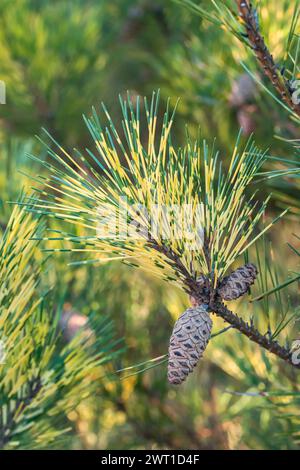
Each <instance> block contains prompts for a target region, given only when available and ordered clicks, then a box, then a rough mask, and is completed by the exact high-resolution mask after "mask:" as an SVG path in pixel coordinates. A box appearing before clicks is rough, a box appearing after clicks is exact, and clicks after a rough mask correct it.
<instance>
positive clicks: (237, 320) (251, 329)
mask: <svg viewBox="0 0 300 470" xmlns="http://www.w3.org/2000/svg"><path fill="white" fill-rule="evenodd" d="M152 247H153V248H154V249H156V250H158V251H160V252H162V253H164V255H165V256H167V257H168V258H169V259H170V260H171V261H172V262H173V263H174V264H175V265H176V267H177V270H178V271H179V272H181V274H182V275H183V277H184V278H185V281H184V284H185V285H186V288H184V290H185V291H186V292H187V293H189V294H190V296H192V297H193V298H194V299H197V298H198V299H199V298H201V301H202V302H204V303H205V302H207V303H208V304H209V308H210V310H211V311H212V312H213V313H215V314H216V315H217V316H219V317H221V318H223V320H225V321H226V322H227V323H229V324H230V325H231V326H232V327H233V328H235V329H237V330H239V331H240V333H242V334H243V335H245V336H247V338H249V339H250V340H251V341H253V342H254V343H256V344H258V345H259V346H261V347H262V348H264V349H266V350H268V351H269V352H270V353H272V354H275V356H277V357H279V358H280V359H282V360H284V361H285V362H287V363H289V364H290V365H292V366H293V367H296V368H297V369H300V364H295V363H293V362H292V358H291V352H290V351H289V349H287V348H285V347H284V346H281V345H280V344H279V343H278V342H277V341H276V340H273V339H271V338H269V337H268V335H263V334H262V333H260V332H259V331H258V329H257V328H255V326H254V325H253V324H251V323H250V324H249V323H247V322H245V321H244V320H243V319H242V318H241V317H239V316H238V315H237V314H235V313H234V312H232V311H231V310H229V309H228V308H227V307H226V305H224V304H223V303H222V302H221V301H220V300H219V299H218V298H217V296H216V293H215V290H214V289H212V288H208V289H207V292H206V295H205V293H203V290H202V288H201V289H199V285H198V283H197V280H196V279H194V278H193V277H191V276H190V275H189V274H188V272H187V270H186V268H185V267H184V265H183V264H182V263H181V261H180V259H179V257H178V256H177V255H176V254H174V253H173V252H172V250H170V249H169V248H168V247H166V246H164V245H163V244H162V245H157V243H156V242H155V241H153V242H152Z"/></svg>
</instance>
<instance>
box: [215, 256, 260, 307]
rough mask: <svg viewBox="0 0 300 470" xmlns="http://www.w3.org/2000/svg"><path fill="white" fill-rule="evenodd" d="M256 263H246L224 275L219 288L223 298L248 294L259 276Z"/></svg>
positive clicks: (233, 297) (231, 298) (230, 298)
mask: <svg viewBox="0 0 300 470" xmlns="http://www.w3.org/2000/svg"><path fill="white" fill-rule="evenodd" d="M257 273H258V271H257V268H256V266H254V264H252V263H249V264H245V266H242V267H241V268H238V269H237V270H236V271H234V272H233V273H231V274H230V275H229V276H226V277H224V279H223V281H222V282H221V284H220V286H219V288H218V294H219V296H220V297H221V298H222V299H223V300H234V299H237V298H239V297H241V296H242V295H244V294H246V292H247V291H248V289H249V287H250V286H251V285H252V284H253V283H254V281H255V279H256V276H257Z"/></svg>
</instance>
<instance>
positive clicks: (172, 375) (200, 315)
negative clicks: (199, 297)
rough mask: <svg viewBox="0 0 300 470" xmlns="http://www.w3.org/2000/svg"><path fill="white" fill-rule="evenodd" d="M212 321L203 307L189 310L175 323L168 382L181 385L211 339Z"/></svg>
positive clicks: (170, 349) (171, 342)
mask: <svg viewBox="0 0 300 470" xmlns="http://www.w3.org/2000/svg"><path fill="white" fill-rule="evenodd" d="M211 328H212V320H211V318H210V316H209V314H208V313H207V310H206V309H205V308H204V306H203V305H199V306H197V307H196V308H188V309H187V310H186V311H185V312H184V313H183V314H182V315H181V316H180V317H179V318H178V320H177V322H176V323H175V326H174V329H173V333H172V336H171V339H170V346H169V363H168V381H169V382H170V383H171V384H174V385H177V384H181V383H182V382H183V381H184V380H185V379H186V377H187V376H188V374H189V373H190V372H192V370H193V369H194V367H195V366H196V364H197V362H198V361H199V359H200V358H201V357H202V355H203V352H204V350H205V348H206V346H207V343H208V341H209V339H210V334H211Z"/></svg>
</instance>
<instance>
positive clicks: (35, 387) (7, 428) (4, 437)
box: [0, 377, 42, 449]
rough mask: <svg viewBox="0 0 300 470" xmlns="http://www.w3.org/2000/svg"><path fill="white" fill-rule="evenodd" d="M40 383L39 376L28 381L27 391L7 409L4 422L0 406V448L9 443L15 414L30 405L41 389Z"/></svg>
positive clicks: (13, 427) (15, 426) (15, 425)
mask: <svg viewBox="0 0 300 470" xmlns="http://www.w3.org/2000/svg"><path fill="white" fill-rule="evenodd" d="M41 387H42V383H41V379H40V377H36V378H35V379H32V380H30V381H29V382H28V393H27V395H25V396H24V397H22V398H19V399H18V400H16V402H15V404H14V408H13V409H11V410H9V411H8V415H7V419H6V424H5V425H2V426H1V424H3V418H2V409H1V408H0V449H4V447H5V446H6V444H8V443H9V441H10V439H11V437H12V434H13V432H14V431H15V429H16V428H17V426H18V423H17V422H16V419H15V417H16V414H18V415H20V413H24V412H25V411H26V408H28V406H30V404H31V403H32V401H33V400H34V399H35V397H36V396H37V394H38V393H39V391H40V390H41Z"/></svg>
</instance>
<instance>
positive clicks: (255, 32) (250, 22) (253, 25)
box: [236, 0, 300, 117]
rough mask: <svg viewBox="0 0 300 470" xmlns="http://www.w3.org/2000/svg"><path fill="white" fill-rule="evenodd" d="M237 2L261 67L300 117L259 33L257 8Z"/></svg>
mask: <svg viewBox="0 0 300 470" xmlns="http://www.w3.org/2000/svg"><path fill="white" fill-rule="evenodd" d="M236 1H237V6H238V11H239V16H240V18H241V20H242V22H243V24H244V26H245V29H246V34H247V38H248V40H249V43H250V46H251V48H252V49H253V51H254V53H255V55H256V58H257V60H258V62H259V64H260V66H261V67H262V69H263V71H264V73H265V75H267V77H268V78H269V80H270V81H271V83H272V85H273V87H274V88H275V89H276V90H277V92H278V93H279V94H280V96H281V98H282V100H283V101H284V102H285V103H286V104H287V105H288V107H289V108H290V109H291V110H292V111H293V112H295V113H296V114H297V115H298V116H299V117H300V105H299V104H295V103H294V102H293V100H292V96H291V92H290V90H289V86H288V81H287V80H286V79H285V78H284V77H283V76H282V74H281V73H280V70H279V69H278V67H277V65H276V64H275V62H274V59H273V56H272V54H271V53H270V51H269V49H268V47H267V45H266V43H265V41H264V38H263V36H262V35H261V33H260V31H259V24H258V20H257V16H256V10H255V8H253V6H252V4H251V2H250V1H249V0H236Z"/></svg>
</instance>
